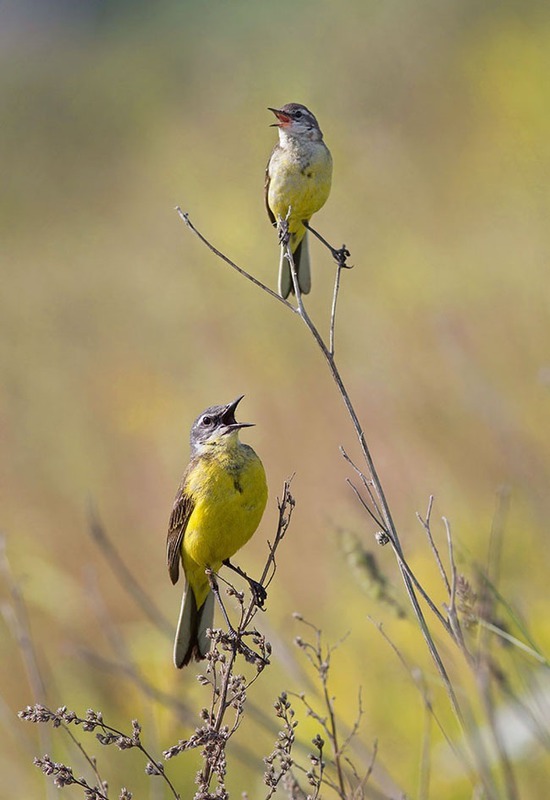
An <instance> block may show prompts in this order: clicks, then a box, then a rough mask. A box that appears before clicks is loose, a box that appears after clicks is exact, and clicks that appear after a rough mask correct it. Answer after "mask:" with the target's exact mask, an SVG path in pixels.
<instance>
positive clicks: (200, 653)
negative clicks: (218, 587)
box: [174, 584, 214, 669]
mask: <svg viewBox="0 0 550 800" xmlns="http://www.w3.org/2000/svg"><path fill="white" fill-rule="evenodd" d="M213 626H214V595H213V594H212V592H209V593H208V595H207V597H206V600H205V601H204V603H203V604H202V606H201V607H200V608H199V609H197V601H196V600H195V593H194V592H193V589H192V588H191V586H189V584H187V586H186V587H185V592H184V594H183V598H182V601H181V609H180V617H179V620H178V628H177V632H176V641H175V643H174V664H175V665H176V667H178V669H181V667H184V666H185V665H186V664H189V662H190V661H191V659H192V658H194V659H195V660H196V661H200V659H201V658H204V657H205V655H206V654H207V653H208V651H209V650H210V645H211V641H210V639H209V638H208V636H207V635H206V631H207V629H208V628H212V627H213Z"/></svg>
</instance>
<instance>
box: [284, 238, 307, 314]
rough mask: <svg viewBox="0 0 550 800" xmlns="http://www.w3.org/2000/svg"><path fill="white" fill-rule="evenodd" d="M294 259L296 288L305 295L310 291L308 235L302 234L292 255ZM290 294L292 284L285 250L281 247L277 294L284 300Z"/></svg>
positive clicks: (292, 288) (292, 289) (292, 290)
mask: <svg viewBox="0 0 550 800" xmlns="http://www.w3.org/2000/svg"><path fill="white" fill-rule="evenodd" d="M292 256H293V258H294V266H295V267H296V275H297V277H298V286H299V287H300V291H301V293H302V294H307V293H308V292H309V291H310V289H311V270H310V264H309V244H308V235H307V233H305V234H304V236H303V238H302V240H301V241H300V244H299V245H298V247H297V248H296V250H295V251H294V253H293V254H292ZM291 292H292V294H294V284H293V283H292V274H291V272H290V264H289V263H288V260H287V259H286V258H285V250H284V248H283V247H281V259H280V261H279V294H280V295H281V297H284V298H285V299H286V298H287V297H288V295H289V294H290V293H291Z"/></svg>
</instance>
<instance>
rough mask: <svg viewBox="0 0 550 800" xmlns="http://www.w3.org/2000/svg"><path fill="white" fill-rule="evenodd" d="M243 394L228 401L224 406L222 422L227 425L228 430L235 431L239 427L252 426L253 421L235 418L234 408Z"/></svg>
mask: <svg viewBox="0 0 550 800" xmlns="http://www.w3.org/2000/svg"><path fill="white" fill-rule="evenodd" d="M243 397H244V394H242V395H241V396H240V397H237V399H236V400H233V402H232V403H228V404H227V405H226V407H225V411H224V412H223V416H222V422H223V423H224V425H226V426H227V428H228V429H229V430H232V431H237V430H239V428H253V427H254V423H253V422H237V420H236V419H235V409H236V408H237V406H238V405H239V403H240V402H241V400H242V399H243Z"/></svg>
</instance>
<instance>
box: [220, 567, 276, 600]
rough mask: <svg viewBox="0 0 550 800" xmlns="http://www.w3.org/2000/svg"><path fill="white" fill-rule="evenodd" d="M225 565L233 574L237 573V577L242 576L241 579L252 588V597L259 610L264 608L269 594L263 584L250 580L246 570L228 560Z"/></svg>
mask: <svg viewBox="0 0 550 800" xmlns="http://www.w3.org/2000/svg"><path fill="white" fill-rule="evenodd" d="M223 563H224V564H225V566H226V567H229V569H232V570H233V572H236V573H237V575H240V576H241V578H244V579H245V581H247V583H248V585H249V587H250V591H251V592H252V597H253V598H254V602H255V604H256V605H257V606H258V607H259V608H263V607H264V603H265V601H266V600H267V592H266V590H265V589H264V587H263V586H262V584H261V583H258V581H255V580H254V579H253V578H250V577H249V576H248V575H247V574H246V572H245V571H244V570H242V569H241V568H240V567H238V566H236V564H232V563H231V561H230V560H229V559H228V558H226V559H225V561H224V562H223Z"/></svg>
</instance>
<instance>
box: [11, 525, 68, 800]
mask: <svg viewBox="0 0 550 800" xmlns="http://www.w3.org/2000/svg"><path fill="white" fill-rule="evenodd" d="M0 573H2V575H3V576H4V580H5V582H6V585H7V587H8V591H9V593H10V595H11V602H12V606H11V609H9V611H10V612H11V614H12V620H11V622H12V626H11V627H12V629H13V633H14V636H15V638H16V641H17V644H18V646H19V650H20V652H21V658H22V661H23V667H24V669H25V672H26V673H27V680H28V683H29V686H30V689H31V692H32V696H33V698H34V702H35V703H46V702H47V689H46V682H45V680H44V678H43V676H42V672H41V670H40V666H39V663H38V658H37V654H36V649H35V646H34V641H33V638H32V634H31V627H30V623H29V615H28V612H27V604H26V603H25V599H24V597H23V592H22V591H21V587H20V585H19V582H18V581H17V580H16V578H15V575H14V573H13V570H12V568H11V564H10V562H9V559H8V555H7V552H6V539H5V536H4V535H3V534H0ZM7 613H8V609H6V610H5V614H6V616H7ZM39 739H40V746H41V748H42V751H43V752H47V751H51V736H50V731H49V729H48V728H46V727H43V726H40V731H39ZM46 795H47V797H49V798H53V797H55V796H56V795H55V791H54V787H53V786H52V785H51V784H50V783H47V784H46Z"/></svg>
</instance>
